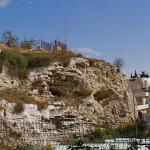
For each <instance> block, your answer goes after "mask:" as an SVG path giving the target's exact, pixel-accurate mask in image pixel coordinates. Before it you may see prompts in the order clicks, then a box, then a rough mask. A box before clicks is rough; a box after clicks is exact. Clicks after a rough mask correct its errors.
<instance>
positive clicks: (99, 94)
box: [93, 89, 114, 101]
mask: <svg viewBox="0 0 150 150" xmlns="http://www.w3.org/2000/svg"><path fill="white" fill-rule="evenodd" d="M113 94H114V91H113V90H111V89H108V90H101V91H98V92H97V93H95V94H94V95H93V96H94V99H95V100H96V101H101V100H103V99H106V98H108V97H110V96H112V95H113Z"/></svg>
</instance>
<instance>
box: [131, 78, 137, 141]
mask: <svg viewBox="0 0 150 150" xmlns="http://www.w3.org/2000/svg"><path fill="white" fill-rule="evenodd" d="M135 80H136V79H135V78H131V79H130V81H131V82H132V95H133V98H132V100H133V107H134V124H135V136H136V138H137V132H138V131H137V122H136V102H135V98H134V86H133V82H134V81H135Z"/></svg>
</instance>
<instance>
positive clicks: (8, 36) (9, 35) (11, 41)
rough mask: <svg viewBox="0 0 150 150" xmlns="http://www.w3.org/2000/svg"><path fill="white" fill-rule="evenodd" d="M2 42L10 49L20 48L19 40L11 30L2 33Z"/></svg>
mask: <svg viewBox="0 0 150 150" xmlns="http://www.w3.org/2000/svg"><path fill="white" fill-rule="evenodd" d="M2 42H3V43H4V44H6V45H7V46H9V47H16V46H18V38H17V37H16V36H15V35H14V34H13V32H12V31H9V30H7V31H5V32H4V33H2Z"/></svg>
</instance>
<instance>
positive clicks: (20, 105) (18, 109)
mask: <svg viewBox="0 0 150 150" xmlns="http://www.w3.org/2000/svg"><path fill="white" fill-rule="evenodd" d="M23 111H24V105H23V102H17V103H16V105H15V106H14V110H13V113H14V114H20V113H22V112H23Z"/></svg>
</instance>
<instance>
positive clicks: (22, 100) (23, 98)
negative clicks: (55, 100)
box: [0, 89, 48, 112]
mask: <svg viewBox="0 0 150 150" xmlns="http://www.w3.org/2000/svg"><path fill="white" fill-rule="evenodd" d="M0 99H5V100H7V101H8V102H12V103H16V104H17V105H16V106H15V108H14V109H15V110H16V111H15V110H14V111H15V112H18V111H21V110H18V106H21V105H23V104H35V105H37V107H38V109H39V110H41V109H44V108H46V107H47V106H48V102H47V101H38V100H35V99H34V98H33V97H32V96H30V95H29V94H28V93H27V92H26V91H24V90H18V89H5V90H0ZM21 107H22V106H21ZM20 109H21V108H20ZM22 109H23V108H22Z"/></svg>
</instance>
